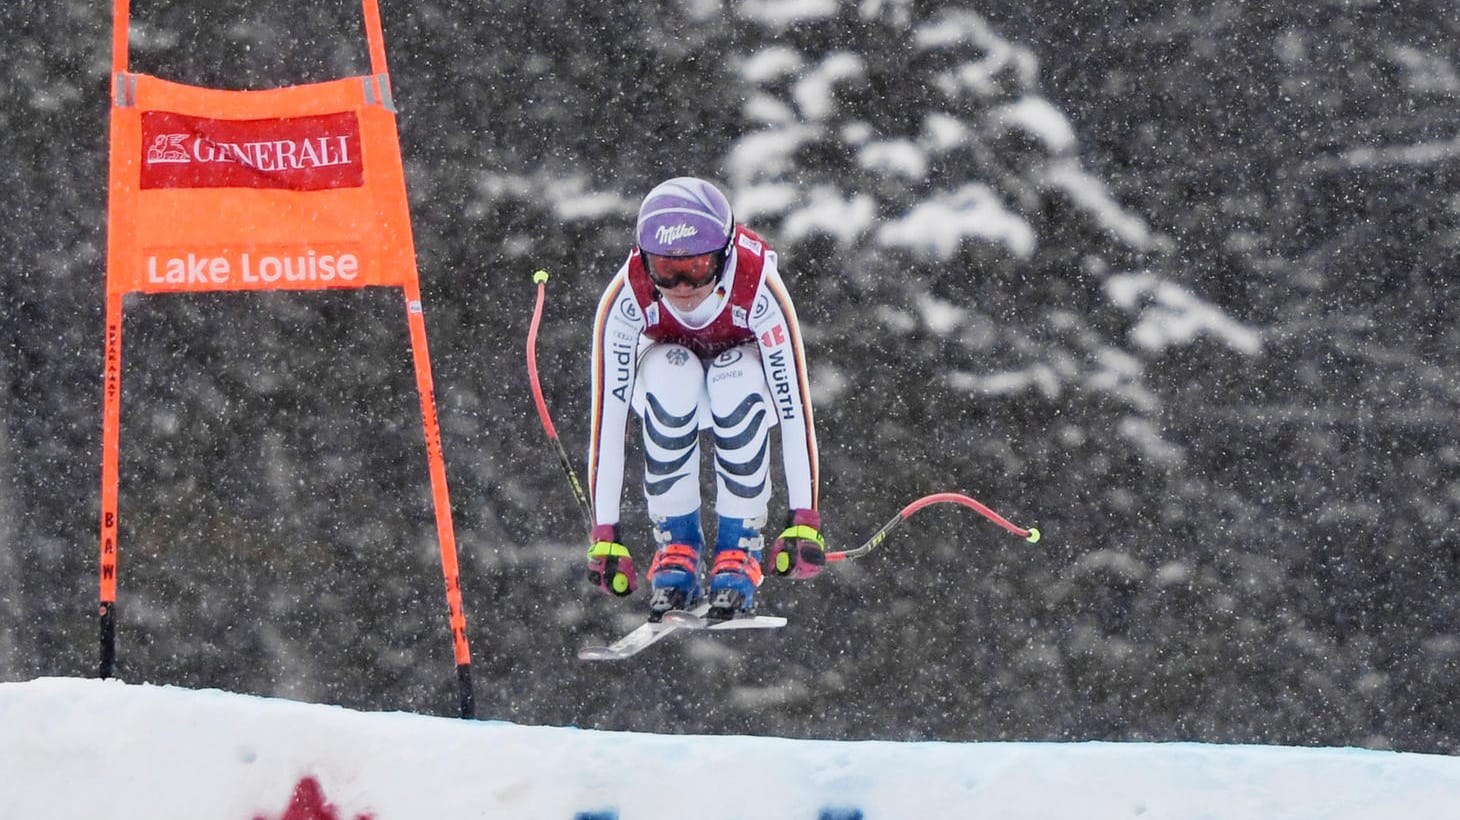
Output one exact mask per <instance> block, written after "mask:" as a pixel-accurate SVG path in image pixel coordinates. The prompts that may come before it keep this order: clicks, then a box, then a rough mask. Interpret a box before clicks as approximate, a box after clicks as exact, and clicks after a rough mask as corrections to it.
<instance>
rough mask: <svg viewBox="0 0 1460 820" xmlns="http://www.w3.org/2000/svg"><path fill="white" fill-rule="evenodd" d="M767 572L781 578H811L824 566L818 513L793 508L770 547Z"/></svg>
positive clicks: (824, 553)
mask: <svg viewBox="0 0 1460 820" xmlns="http://www.w3.org/2000/svg"><path fill="white" fill-rule="evenodd" d="M770 566H771V572H774V573H775V574H776V575H779V576H781V577H782V578H815V577H816V576H817V575H818V574H820V572H821V568H822V567H824V566H826V539H824V538H822V537H821V513H819V512H817V511H816V510H793V511H792V513H791V526H789V527H787V528H786V530H785V532H782V533H781V535H780V537H779V538H777V539H776V543H775V544H774V545H773V546H772V547H771V558H770Z"/></svg>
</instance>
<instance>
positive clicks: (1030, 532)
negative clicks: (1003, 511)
mask: <svg viewBox="0 0 1460 820" xmlns="http://www.w3.org/2000/svg"><path fill="white" fill-rule="evenodd" d="M944 503H947V504H962V505H963V506H965V507H969V508H972V509H973V510H976V511H977V512H978V513H979V514H980V515H982V516H983V517H984V518H987V519H988V520H990V521H992V522H994V523H995V524H998V525H999V526H1000V527H1003V528H1004V529H1006V530H1008V531H1009V532H1011V533H1013V534H1014V535H1017V536H1019V537H1020V538H1023V539H1024V540H1025V541H1028V542H1029V543H1031V544H1033V543H1035V542H1037V541H1038V540H1039V530H1038V529H1036V528H1034V527H1030V528H1029V529H1027V530H1026V529H1024V528H1023V527H1019V526H1015V525H1014V524H1011V523H1009V520H1008V519H1006V518H1004V517H1003V516H1002V515H999V514H998V513H996V512H994V511H993V510H991V509H989V508H988V507H985V506H984V505H983V504H981V503H979V501H978V500H977V499H974V498H970V497H969V496H966V495H962V494H959V493H933V494H932V495H925V496H923V497H922V498H919V499H918V500H917V501H914V502H913V503H911V504H909V505H907V506H906V507H903V508H902V511H901V512H899V513H898V514H897V515H895V516H893V518H892V520H891V521H888V522H887V523H886V524H883V525H882V528H881V529H879V530H878V531H877V532H875V533H873V535H872V537H871V538H868V539H867V541H866V543H864V544H862V545H861V546H860V547H857V548H855V549H849V550H843V551H841V552H828V553H827V554H826V560H827V561H828V562H830V561H845V560H847V559H849V558H861V557H862V556H863V555H866V554H867V553H869V552H871V551H872V550H874V549H877V547H878V546H879V545H880V544H881V543H882V542H883V541H884V540H885V539H886V538H887V536H888V535H889V534H890V533H891V532H892V531H893V530H895V529H897V525H898V524H901V523H902V522H904V521H906V520H907V519H908V518H909V517H910V516H912V514H913V513H915V512H917V511H918V510H921V509H922V508H924V507H927V506H929V505H932V504H944Z"/></svg>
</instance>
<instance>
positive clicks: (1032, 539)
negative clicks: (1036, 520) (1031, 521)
mask: <svg viewBox="0 0 1460 820" xmlns="http://www.w3.org/2000/svg"><path fill="white" fill-rule="evenodd" d="M1024 540H1025V541H1028V542H1029V543H1031V544H1038V543H1039V528H1038V527H1030V528H1029V536H1028V537H1027V538H1025V539H1024Z"/></svg>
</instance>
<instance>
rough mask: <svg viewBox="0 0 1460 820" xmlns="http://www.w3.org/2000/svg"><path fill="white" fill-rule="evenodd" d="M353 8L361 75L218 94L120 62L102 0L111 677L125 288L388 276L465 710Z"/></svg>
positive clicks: (408, 292)
mask: <svg viewBox="0 0 1460 820" xmlns="http://www.w3.org/2000/svg"><path fill="white" fill-rule="evenodd" d="M362 6H363V11H364V17H365V31H366V39H367V42H368V46H369V51H370V62H371V73H370V74H369V75H367V76H358V77H347V78H343V79H338V80H332V81H327V82H320V83H310V84H305V85H296V86H288V87H284V88H275V89H264V90H248V91H231V90H220V89H212V88H203V87H198V86H191V85H185V84H181V83H177V82H171V81H168V80H164V79H161V78H158V77H153V76H149V75H145V74H137V73H133V72H130V71H128V68H127V63H128V25H129V18H130V6H129V2H128V0H114V2H113V9H112V12H113V13H112V86H111V96H112V100H111V103H112V104H111V126H110V170H109V181H108V203H107V209H108V214H107V272H106V338H105V360H104V373H103V420H102V503H101V561H100V570H99V572H100V587H101V594H100V599H101V607H100V618H101V661H100V676H101V677H109V676H110V675H111V674H112V671H113V666H114V662H115V630H116V625H115V614H116V591H117V574H118V564H117V557H118V543H117V520H118V509H117V507H118V493H117V481H118V472H119V471H118V463H117V462H118V454H119V450H120V448H119V441H120V418H121V370H122V320H123V297H124V296H125V295H126V294H128V293H139V292H140V293H149V294H186V293H196V292H205V291H260V290H318V289H325V288H361V287H372V286H387V287H398V288H400V289H401V290H402V293H403V296H404V300H405V307H406V322H407V325H408V328H409V331H410V342H411V350H412V355H413V361H414V365H415V371H416V386H417V391H418V393H419V395H420V403H421V420H422V425H423V427H424V432H425V441H426V454H427V462H428V468H429V475H430V480H431V488H432V498H433V503H434V506H435V516H436V529H437V538H438V541H439V543H440V549H441V565H442V571H443V573H444V575H445V581H446V595H447V606H448V611H449V619H450V628H451V635H452V643H453V650H454V655H455V660H456V666H457V679H458V683H459V687H460V696H461V697H460V699H461V703H460V706H461V712H462V716H463V717H472V716H473V711H474V698H473V697H472V688H471V675H470V668H471V667H470V664H471V654H470V650H469V648H468V644H467V640H466V617H465V614H464V612H463V608H462V598H461V589H460V584H459V581H458V570H457V558H456V543H455V535H454V532H453V528H452V523H451V503H450V498H449V494H448V490H447V485H446V469H445V462H444V457H443V454H442V451H441V435H440V429H439V427H438V424H437V419H436V400H435V394H434V387H433V385H432V380H431V367H430V354H429V352H428V348H427V344H426V327H425V318H424V313H423V310H422V306H421V295H420V285H419V281H418V276H417V270H416V253H415V244H414V241H413V239H412V236H411V224H410V210H409V206H408V202H407V199H406V186H405V172H404V169H403V166H402V163H401V153H400V144H399V139H398V136H397V131H396V120H395V114H396V107H395V102H394V98H393V95H392V92H391V87H390V78H389V74H388V71H387V68H386V63H385V46H384V38H383V35H382V32H381V26H380V13H379V8H378V6H377V3H376V0H362ZM363 603H364V602H362V604H363Z"/></svg>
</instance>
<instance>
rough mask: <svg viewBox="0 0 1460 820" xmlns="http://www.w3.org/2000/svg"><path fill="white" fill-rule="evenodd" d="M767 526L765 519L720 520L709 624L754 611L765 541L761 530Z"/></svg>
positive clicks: (711, 577)
mask: <svg viewBox="0 0 1460 820" xmlns="http://www.w3.org/2000/svg"><path fill="white" fill-rule="evenodd" d="M764 525H765V519H764V518H759V519H756V518H730V517H727V516H723V515H722V516H720V523H719V529H718V530H716V532H715V563H714V566H712V567H711V568H710V610H709V611H708V612H706V613H705V619H706V620H709V621H728V620H730V619H731V618H737V617H742V616H745V615H749V614H750V613H752V612H754V611H755V590H756V588H757V587H759V586H760V582H761V580H762V573H761V568H760V553H761V548H762V546H763V545H764V543H765V541H764V539H763V538H762V537H761V534H760V528H761V527H762V526H764Z"/></svg>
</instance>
